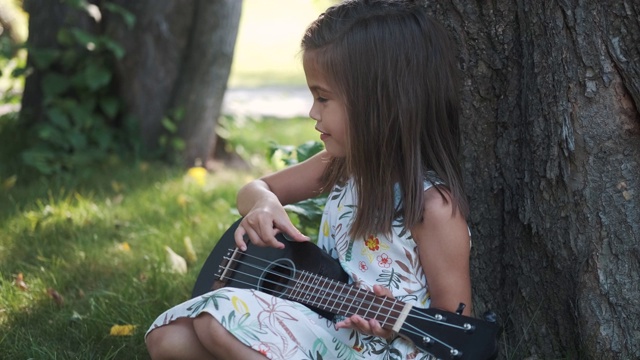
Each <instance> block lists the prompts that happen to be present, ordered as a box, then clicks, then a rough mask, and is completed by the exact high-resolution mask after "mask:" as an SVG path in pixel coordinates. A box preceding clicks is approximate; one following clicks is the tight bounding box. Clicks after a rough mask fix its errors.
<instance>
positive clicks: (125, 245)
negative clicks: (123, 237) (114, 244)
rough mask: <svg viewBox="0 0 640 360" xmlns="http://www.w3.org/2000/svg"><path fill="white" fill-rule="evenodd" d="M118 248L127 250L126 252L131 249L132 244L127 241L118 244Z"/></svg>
mask: <svg viewBox="0 0 640 360" xmlns="http://www.w3.org/2000/svg"><path fill="white" fill-rule="evenodd" d="M118 250H121V251H125V252H126V251H131V246H129V243H128V242H126V241H125V242H123V243H119V244H118Z"/></svg>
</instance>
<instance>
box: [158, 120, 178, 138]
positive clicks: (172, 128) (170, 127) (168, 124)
mask: <svg viewBox="0 0 640 360" xmlns="http://www.w3.org/2000/svg"><path fill="white" fill-rule="evenodd" d="M162 127H164V128H165V129H166V130H167V131H168V132H170V133H172V134H175V133H176V132H178V127H177V126H176V124H175V123H174V122H173V121H171V119H169V118H168V117H163V118H162Z"/></svg>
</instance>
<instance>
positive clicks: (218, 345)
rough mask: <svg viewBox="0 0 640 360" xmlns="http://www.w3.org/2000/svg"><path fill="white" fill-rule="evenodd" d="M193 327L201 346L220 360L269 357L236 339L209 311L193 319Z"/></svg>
mask: <svg viewBox="0 0 640 360" xmlns="http://www.w3.org/2000/svg"><path fill="white" fill-rule="evenodd" d="M193 329H194V330H195V333H196V335H197V337H198V339H199V340H200V341H199V343H200V344H201V345H200V346H204V347H205V348H206V349H207V350H208V352H209V353H211V354H213V356H214V357H215V358H216V359H218V360H226V359H229V360H236V359H243V360H244V359H247V360H254V359H255V360H264V359H267V358H266V357H265V356H264V355H262V354H260V353H259V352H257V351H255V350H253V349H252V348H250V347H248V346H247V345H245V344H244V343H242V342H240V340H238V339H236V337H235V336H233V335H231V333H230V332H228V331H227V329H225V328H224V327H223V326H222V325H220V323H219V322H218V320H216V319H215V318H214V317H213V316H211V315H210V314H208V313H202V314H200V315H199V316H198V317H196V318H195V319H193Z"/></svg>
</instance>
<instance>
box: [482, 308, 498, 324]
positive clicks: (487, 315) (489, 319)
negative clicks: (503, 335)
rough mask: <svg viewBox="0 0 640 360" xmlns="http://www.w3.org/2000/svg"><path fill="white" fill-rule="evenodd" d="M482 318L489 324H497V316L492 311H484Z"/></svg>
mask: <svg viewBox="0 0 640 360" xmlns="http://www.w3.org/2000/svg"><path fill="white" fill-rule="evenodd" d="M482 318H483V319H484V320H485V321H487V322H490V323H494V324H495V323H497V322H498V315H496V313H494V312H493V311H490V310H489V311H486V312H485V313H484V314H482Z"/></svg>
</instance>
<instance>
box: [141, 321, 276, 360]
mask: <svg viewBox="0 0 640 360" xmlns="http://www.w3.org/2000/svg"><path fill="white" fill-rule="evenodd" d="M146 343H147V349H148V350H149V354H150V355H151V358H152V359H153V360H172V359H183V360H190V359H212V360H226V359H230V360H234V359H248V360H254V359H255V360H264V359H266V357H264V356H263V355H262V354H260V353H259V352H257V351H255V350H253V349H252V348H250V347H248V346H247V345H245V344H243V343H242V342H240V341H239V340H238V339H236V337H235V336H233V335H231V333H229V332H228V331H227V329H225V328H224V327H223V326H222V325H220V323H219V322H218V321H217V320H216V319H215V318H213V316H211V315H210V314H208V313H202V314H200V315H199V316H198V317H196V318H194V319H191V318H180V319H177V320H175V321H173V322H172V323H170V324H168V325H165V326H162V327H159V328H157V329H154V330H153V331H151V332H150V333H149V335H147V339H146Z"/></svg>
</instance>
